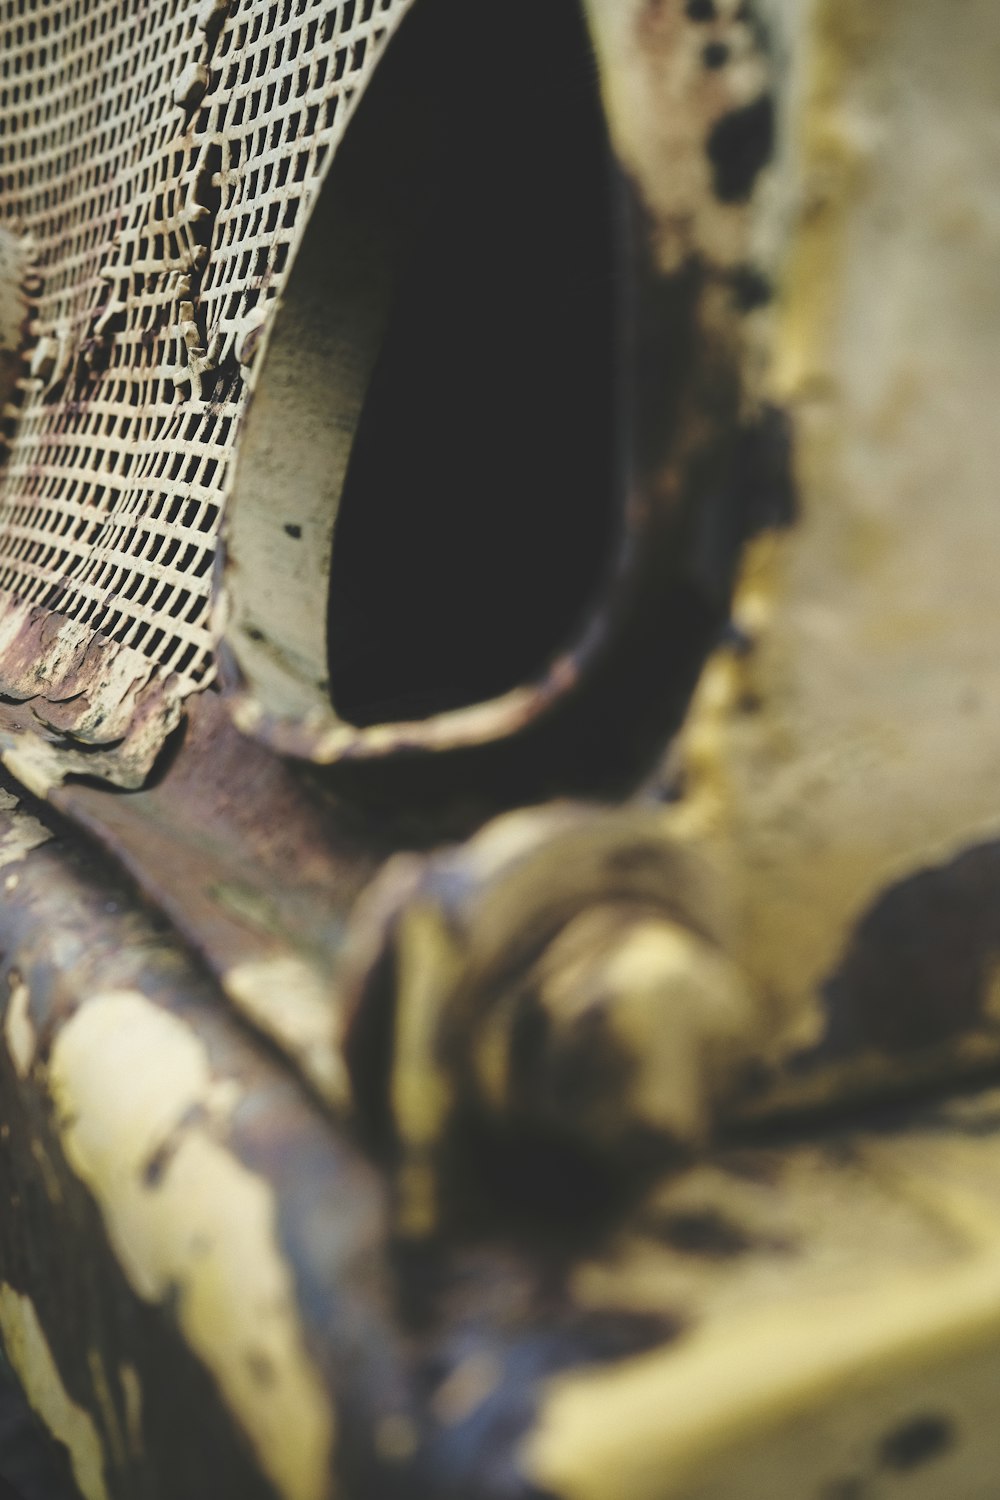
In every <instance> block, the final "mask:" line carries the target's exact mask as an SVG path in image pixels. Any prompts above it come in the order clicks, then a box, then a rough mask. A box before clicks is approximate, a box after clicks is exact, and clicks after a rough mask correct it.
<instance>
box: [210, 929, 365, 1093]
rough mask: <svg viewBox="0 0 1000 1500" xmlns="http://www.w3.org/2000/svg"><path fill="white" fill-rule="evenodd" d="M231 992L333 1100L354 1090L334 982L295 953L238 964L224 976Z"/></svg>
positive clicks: (248, 1013)
mask: <svg viewBox="0 0 1000 1500" xmlns="http://www.w3.org/2000/svg"><path fill="white" fill-rule="evenodd" d="M222 983H223V985H224V987H225V990H226V993H227V994H229V995H231V996H232V998H233V1000H234V1001H235V1002H236V1004H237V1005H238V1006H239V1007H240V1009H241V1010H242V1011H243V1012H244V1014H245V1015H247V1016H248V1017H249V1018H250V1020H251V1021H253V1023H254V1025H255V1026H259V1027H260V1029H261V1031H263V1032H264V1033H265V1034H266V1035H267V1036H269V1037H270V1038H271V1039H272V1040H273V1041H275V1042H277V1043H278V1045H279V1047H281V1048H282V1050H283V1051H285V1052H287V1053H289V1055H290V1056H291V1057H293V1058H294V1059H295V1061H296V1062H297V1063H298V1064H299V1066H300V1067H301V1069H302V1071H303V1073H304V1074H305V1076H306V1077H307V1078H308V1079H309V1080H310V1082H312V1083H313V1084H314V1085H315V1086H316V1088H317V1089H318V1090H319V1091H320V1093H321V1094H322V1095H323V1097H324V1098H325V1099H326V1100H327V1101H328V1102H329V1103H331V1104H338V1105H341V1104H344V1103H346V1101H347V1098H348V1094H349V1085H348V1080H347V1072H346V1069H345V1066H344V1059H343V1055H342V1052H341V1048H340V1040H341V1039H340V1024H339V1022H340V1016H339V1011H338V1008H337V1006H336V1003H335V999H334V995H333V993H332V990H331V987H330V983H329V980H328V979H326V978H324V976H323V975H322V974H321V973H320V971H319V970H318V969H316V968H314V967H313V966H312V965H310V964H308V963H306V961H305V960H304V959H301V958H296V957H294V956H293V955H289V954H286V955H283V956H281V957H279V958H268V959H257V960H253V961H250V960H248V961H246V962H245V963H239V964H235V965H234V966H233V967H232V968H231V969H228V970H227V971H226V973H225V974H224V975H223V976H222Z"/></svg>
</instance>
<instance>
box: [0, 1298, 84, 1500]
mask: <svg viewBox="0 0 1000 1500" xmlns="http://www.w3.org/2000/svg"><path fill="white" fill-rule="evenodd" d="M0 1331H2V1333H3V1345H4V1349H5V1350H6V1353H7V1357H8V1359H9V1360H10V1363H11V1365H12V1366H13V1369H14V1372H15V1374H16V1375H17V1378H18V1380H19V1381H20V1382H21V1385H22V1387H23V1388H24V1392H25V1395H26V1396H27V1398H28V1400H29V1401H30V1403H31V1405H32V1407H33V1408H34V1410H35V1411H36V1412H37V1413H38V1415H39V1417H41V1419H42V1421H43V1422H44V1423H45V1426H46V1427H47V1428H48V1430H49V1431H50V1432H51V1433H52V1435H53V1437H55V1438H57V1439H58V1441H59V1442H60V1443H63V1444H65V1446H66V1448H67V1450H68V1452H69V1456H70V1462H71V1463H72V1466H73V1478H74V1479H75V1480H76V1483H77V1485H78V1486H79V1488H80V1490H81V1491H82V1493H83V1494H84V1495H85V1496H86V1500H109V1497H108V1490H107V1483H106V1480H105V1474H104V1453H103V1450H102V1448H101V1441H100V1438H99V1437H98V1433H97V1428H96V1427H95V1425H94V1420H93V1418H92V1417H91V1415H90V1413H89V1412H87V1411H85V1410H84V1408H83V1407H82V1406H78V1405H77V1403H76V1402H75V1401H74V1400H73V1399H72V1397H71V1396H70V1395H69V1394H68V1392H67V1391H66V1388H65V1386H64V1385H63V1383H62V1377H61V1376H60V1374H59V1368H58V1366H57V1365H56V1362H55V1360H54V1358H53V1357H52V1350H51V1349H50V1348H49V1343H48V1339H47V1338H46V1337H45V1334H44V1332H43V1330H42V1326H41V1324H40V1323H39V1321H38V1314H37V1313H36V1311H35V1306H34V1303H33V1302H32V1301H31V1299H30V1298H29V1297H25V1296H22V1295H21V1293H20V1292H17V1291H15V1290H14V1288H13V1287H11V1286H8V1285H7V1284H6V1283H4V1284H3V1285H0Z"/></svg>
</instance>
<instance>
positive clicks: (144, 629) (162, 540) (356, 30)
mask: <svg viewBox="0 0 1000 1500" xmlns="http://www.w3.org/2000/svg"><path fill="white" fill-rule="evenodd" d="M408 4H409V0H233V3H232V4H229V5H227V4H226V3H225V0H222V3H220V0H207V3H204V4H201V5H199V4H197V3H194V0H152V3H151V0H3V3H2V5H0V16H2V22H0V222H2V223H3V224H5V225H6V226H7V227H8V228H9V229H11V230H13V231H14V233H15V234H16V235H18V236H19V237H21V238H22V240H23V242H24V243H25V246H26V250H27V253H28V257H29V260H30V263H31V265H32V269H33V271H34V272H36V273H37V277H36V279H35V281H34V288H35V295H34V306H33V312H34V318H33V322H32V324H31V326H30V328H29V335H28V343H27V348H26V355H27V358H28V367H29V373H28V375H27V378H26V379H25V381H24V382H23V389H21V390H20V391H19V393H18V401H17V404H16V407H15V408H14V409H12V410H11V411H9V412H8V414H7V417H8V421H7V427H8V438H9V441H8V448H7V452H6V459H5V467H4V469H3V472H2V476H0V622H2V621H3V620H4V618H5V617H9V616H10V614H11V612H12V611H14V612H20V613H23V612H24V610H25V608H26V607H28V608H29V609H30V607H34V609H33V610H32V611H31V612H32V613H37V611H38V610H39V609H41V610H43V611H45V612H55V613H56V614H58V615H59V616H61V617H63V618H64V619H68V620H70V621H72V622H75V623H76V626H77V630H76V631H75V632H74V634H75V635H76V636H77V637H78V638H79V631H80V630H81V629H82V630H83V631H84V632H86V633H88V634H90V635H92V636H94V637H97V636H100V637H102V638H104V639H105V640H110V641H113V642H116V643H119V645H120V646H121V647H124V648H126V649H129V650H131V651H134V652H137V653H141V655H142V656H143V657H145V658H146V659H148V661H149V662H152V663H155V667H156V672H157V674H159V676H160V677H161V680H162V679H163V678H166V677H168V676H169V675H170V674H174V677H173V682H172V684H171V690H173V689H174V688H176V690H177V692H178V693H179V694H182V693H183V692H185V691H187V690H189V689H190V688H191V687H192V686H194V685H196V684H198V683H202V682H204V681H206V680H207V678H208V676H209V675H210V673H211V670H212V656H211V641H210V635H209V604H210V599H209V596H210V583H211V572H212V561H213V555H214V550H215V544H216V534H217V529H218V520H219V515H220V510H221V507H222V504H223V501H224V498H225V494H226V484H227V474H228V471H229V466H230V456H231V452H232V445H233V438H234V430H235V427H236V424H237V423H238V420H239V417H240V414H241V410H242V408H243V404H244V400H245V396H246V391H247V373H248V366H249V363H250V361H251V360H252V356H253V347H254V343H255V338H256V332H257V330H258V329H259V327H260V324H261V322H262V321H263V318H264V316H265V309H266V308H267V306H268V304H269V303H271V302H272V301H273V299H274V297H275V295H276V294H277V292H278V291H279V289H280V286H281V283H282V276H283V273H284V271H285V267H286V265H287V264H288V261H289V255H290V250H291V247H292V244H293V241H294V239H295V236H296V231H297V229H298V228H300V227H301V225H302V224H303V223H304V219H305V217H306V215H305V213H304V210H305V209H306V208H307V206H308V204H309V201H310V198H311V196H312V195H313V194H314V193H315V190H316V186H317V184H318V181H319V179H320V178H321V176H322V173H323V171H324V167H325V166H326V165H327V163H328V159H329V156H330V153H331V151H332V149H333V148H334V146H335V144H336V142H337V140H338V138H339V136H340V135H341V133H342V131H343V128H344V125H345V123H346V120H347V118H348V116H349V114H350V111H351V106H352V102H353V101H354V99H355V98H356V97H357V95H358V93H359V91H360V89H361V88H362V86H363V84H364V83H365V81H366V80H367V78H368V76H369V74H370V72H371V70H372V67H373V64H374V62H375V60H376V58H377V56H378V54H379V51H380V49H381V47H382V45H383V43H384V41H385V40H386V38H387V36H388V35H389V33H390V31H391V30H392V28H393V26H394V25H395V24H396V22H397V21H398V19H399V18H400V17H401V16H402V14H403V12H404V11H405V10H406V9H407V6H408ZM39 668H40V670H42V671H44V668H45V663H44V661H42V662H40V663H39ZM3 678H4V662H3V660H2V659H0V687H3V685H4V684H3ZM95 691H97V692H99V691H100V683H97V684H95Z"/></svg>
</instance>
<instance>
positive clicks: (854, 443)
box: [663, 0, 1000, 1026]
mask: <svg viewBox="0 0 1000 1500" xmlns="http://www.w3.org/2000/svg"><path fill="white" fill-rule="evenodd" d="M772 8H773V9H774V10H775V11H776V12H777V13H781V12H784V13H786V19H787V17H788V15H790V14H791V12H790V11H789V7H787V6H785V5H783V4H782V5H779V4H777V0H775V4H774V6H773V7H772ZM794 21H795V24H794V26H791V27H790V28H789V30H788V45H789V47H790V48H791V51H792V57H791V62H790V64H789V71H788V73H787V75H786V76H784V77H783V79H782V82H781V92H782V96H783V99H784V104H783V119H784V122H785V128H786V131H787V132H788V134H789V136H790V138H791V145H788V146H786V149H785V151H784V155H783V157H782V158H781V162H780V165H781V170H783V171H786V172H787V181H786V183H785V199H786V201H787V200H791V201H792V203H793V211H788V212H786V221H787V224H788V226H789V236H790V238H789V243H788V245H787V248H786V255H785V263H784V268H783V274H782V277H781V280H780V282H779V288H780V294H779V297H778V302H777V307H776V310H775V313H774V321H773V324H772V327H771V360H770V370H769V374H768V375H767V376H766V377H765V378H764V380H763V382H762V394H763V395H765V396H767V397H769V398H770V399H772V400H777V401H778V402H779V403H781V404H782V405H784V406H785V408H786V409H787V410H788V411H789V412H790V414H791V416H792V419H793V422H794V427H795V437H796V446H795V453H796V471H797V480H798V492H799V501H800V507H801V515H800V519H799V521H798V524H797V525H796V526H795V527H793V528H792V529H791V530H789V531H788V532H787V533H784V534H782V535H781V536H780V537H777V538H776V537H773V536H772V537H768V538H765V539H763V540H762V541H760V542H758V543H756V544H755V545H754V546H753V547H751V549H750V550H749V553H748V556H747V558H746V560H745V563H744V566H743V569H742V576H741V582H740V585H739V589H738V593H737V599H736V606H735V614H736V618H737V620H738V621H739V622H740V623H741V624H743V625H744V627H745V628H746V630H747V632H748V634H749V635H750V636H751V638H752V639H753V640H754V642H755V647H754V650H753V651H752V652H751V653H750V654H749V655H748V656H745V657H741V658H739V659H736V658H735V657H733V656H727V655H726V653H724V652H723V653H720V654H719V656H718V657H717V658H716V659H715V660H714V661H713V662H712V663H711V664H710V666H709V668H708V669H707V671H706V673H705V674H704V677H703V679H702V682H701V684H700V687H699V691H698V694H697V695H696V699H695V702H694V705H693V708H692V712H691V714H690V716H689V721H688V723H687V725H686V727H685V731H684V734H683V737H682V742H681V756H682V759H683V761H684V765H685V771H686V776H685V783H686V786H687V787H688V789H689V795H688V797H687V798H686V799H685V800H684V801H682V802H681V803H680V804H678V805H677V807H676V809H671V810H670V811H668V813H667V815H666V816H665V819H664V822H663V827H664V831H665V833H666V834H667V835H669V836H673V837H674V838H676V839H678V840H681V841H688V842H691V843H693V844H695V845H697V846H698V848H699V850H700V851H701V853H702V854H703V855H704V856H705V857H706V858H707V859H708V860H709V861H710V863H711V865H712V867H713V868H714V870H715V875H716V882H717V884H718V886H719V887H720V888H721V889H723V890H724V891H725V893H726V896H727V898H728V903H729V907H730V910H731V911H732V912H733V914H734V915H733V920H732V925H731V930H730V933H729V937H728V946H729V948H730V951H731V952H732V953H733V954H734V956H736V957H738V958H739V959H740V960H741V961H742V962H743V964H744V965H745V966H746V968H747V970H748V972H749V974H750V976H751V978H752V979H753V980H755V981H756V982H757V985H758V988H759V991H760V993H761V994H762V995H763V994H766V995H768V996H769V997H773V998H775V999H777V1001H778V1002H779V1004H780V1008H781V1013H782V1014H781V1017H779V1018H777V1019H778V1024H779V1025H782V1024H783V1025H791V1026H798V1025H802V1024H807V1023H808V1021H809V1017H808V1016H806V1017H803V1015H802V1007H803V1004H804V1003H806V1002H807V1001H808V997H810V996H811V995H812V994H813V993H814V991H815V989H816V987H817V985H818V984H819V983H820V982H821V981H822V979H823V978H824V977H825V976H826V974H827V973H828V972H829V971H830V970H831V969H832V968H833V967H835V966H836V964H837V962H838V959H839V956H840V954H841V952H842V949H843V946H844V943H845V941H846V939H847V937H848V935H849V933H850V931H851V930H852V928H853V926H854V925H855V923H856V922H857V920H858V919H859V917H860V916H861V915H863V913H864V912H865V910H866V909H867V907H868V906H869V904H870V903H871V902H872V901H873V900H874V899H875V898H876V897H877V895H878V893H879V892H880V891H882V890H883V889H885V888H886V887H888V886H889V885H891V884H893V883H894V882H896V881H897V880H900V879H902V878H904V877H905V876H906V875H908V874H912V873H914V872H915V871H916V870H918V869H919V868H921V867H922V866H923V865H925V864H931V863H937V862H941V861H945V860H948V859H950V858H952V857H954V855H955V854H956V853H957V852H959V851H960V850H961V849H962V848H963V847H964V846H966V845H968V844H969V843H971V842H978V841H980V840H986V839H992V838H995V837H996V836H997V835H998V833H1000V816H998V812H1000V798H998V794H997V784H996V774H995V766H996V763H997V760H998V756H1000V653H998V652H997V650H996V640H997V638H998V635H1000V590H998V588H997V582H996V559H997V557H998V556H1000V506H998V504H997V501H996V481H995V475H996V474H997V473H998V472H1000V424H998V423H997V421H996V415H995V410H994V408H995V401H996V392H997V391H998V390H1000V199H998V197H997V193H996V188H995V185H996V182H997V180H998V178H1000V105H998V102H997V93H996V78H997V76H998V70H1000V32H998V31H997V28H996V25H995V12H994V8H993V6H992V4H991V0H973V3H970V4H969V5H967V6H963V7H960V8H956V7H951V6H947V5H943V4H941V3H939V0H906V3H905V4H904V3H902V0H892V3H886V4H884V5H880V6H872V5H870V4H869V3H867V0H812V3H810V4H809V5H803V6H800V7H796V8H795V17H794ZM764 196H765V199H766V195H764ZM761 211H762V212H764V208H762V210H761ZM768 211H770V210H768ZM748 697H750V698H752V699H753V701H754V702H755V703H756V704H757V705H758V707H757V708H756V709H755V710H754V711H752V712H746V711H745V710H744V709H743V707H742V705H743V704H744V702H745V701H746V700H747V698H748Z"/></svg>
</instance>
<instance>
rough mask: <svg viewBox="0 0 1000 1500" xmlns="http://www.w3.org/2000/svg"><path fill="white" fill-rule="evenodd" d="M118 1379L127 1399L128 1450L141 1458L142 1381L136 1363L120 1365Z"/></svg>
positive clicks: (143, 1446) (142, 1443)
mask: <svg viewBox="0 0 1000 1500" xmlns="http://www.w3.org/2000/svg"><path fill="white" fill-rule="evenodd" d="M118 1379H119V1381H120V1382H121V1388H122V1396H123V1397H124V1400H125V1439H126V1442H127V1444H128V1451H129V1454H130V1455H131V1457H132V1458H141V1457H142V1454H143V1452H144V1450H145V1442H144V1440H143V1435H142V1381H141V1380H140V1379H139V1372H138V1370H137V1369H136V1368H135V1365H131V1364H128V1363H127V1362H125V1363H123V1364H120V1365H119V1366H118Z"/></svg>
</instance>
